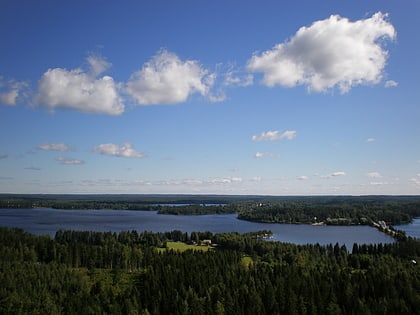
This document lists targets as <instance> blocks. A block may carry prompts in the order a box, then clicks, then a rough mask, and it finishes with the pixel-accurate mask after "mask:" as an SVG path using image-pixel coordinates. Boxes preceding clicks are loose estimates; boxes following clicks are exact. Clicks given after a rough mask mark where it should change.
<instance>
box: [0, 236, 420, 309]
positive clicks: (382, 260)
mask: <svg viewBox="0 0 420 315" xmlns="http://www.w3.org/2000/svg"><path fill="white" fill-rule="evenodd" d="M265 233H268V231H263V232H258V233H248V234H238V233H223V234H212V233H210V232H192V233H191V234H188V233H184V232H182V231H172V232H166V233H152V232H141V233H139V232H136V231H127V232H120V233H118V234H117V233H111V232H107V233H103V232H88V231H84V232H77V231H58V232H57V233H56V235H55V237H54V238H51V237H49V236H35V235H32V234H29V233H27V232H25V231H23V230H20V229H10V228H0V283H1V286H0V314H77V313H79V314H418V310H419V309H420V269H419V266H418V264H417V262H418V261H420V241H419V240H417V239H412V238H409V237H404V238H402V239H400V240H399V241H397V242H395V243H390V244H374V245H363V244H354V246H353V247H352V248H351V249H348V248H346V247H345V246H340V245H339V244H335V245H334V244H331V245H327V246H320V245H318V244H314V245H294V244H287V243H280V242H272V241H266V240H261V239H260V238H259V237H258V236H259V235H261V234H265ZM204 240H206V241H205V242H206V244H207V245H201V244H200V242H201V243H202V242H204ZM169 242H183V243H185V244H190V245H189V247H188V248H189V249H187V250H172V249H168V247H169V246H168V244H169ZM210 243H211V245H210ZM193 246H197V248H198V246H209V249H208V250H206V251H203V250H194V249H191V247H193Z"/></svg>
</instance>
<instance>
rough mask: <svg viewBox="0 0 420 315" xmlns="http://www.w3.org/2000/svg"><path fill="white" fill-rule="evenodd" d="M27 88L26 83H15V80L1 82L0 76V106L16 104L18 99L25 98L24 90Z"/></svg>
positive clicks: (0, 77)
mask: <svg viewBox="0 0 420 315" xmlns="http://www.w3.org/2000/svg"><path fill="white" fill-rule="evenodd" d="M27 88H28V84H27V83H26V82H17V81H15V80H9V81H7V82H4V81H3V77H2V76H0V104H3V105H7V106H14V105H16V104H17V103H18V101H19V98H20V97H25V96H26V92H25V90H26V89H27Z"/></svg>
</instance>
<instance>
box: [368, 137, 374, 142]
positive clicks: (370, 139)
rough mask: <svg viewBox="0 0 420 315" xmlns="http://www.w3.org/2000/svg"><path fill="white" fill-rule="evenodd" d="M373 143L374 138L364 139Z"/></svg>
mask: <svg viewBox="0 0 420 315" xmlns="http://www.w3.org/2000/svg"><path fill="white" fill-rule="evenodd" d="M375 141H376V139H375V138H372V137H371V138H367V139H366V142H375Z"/></svg>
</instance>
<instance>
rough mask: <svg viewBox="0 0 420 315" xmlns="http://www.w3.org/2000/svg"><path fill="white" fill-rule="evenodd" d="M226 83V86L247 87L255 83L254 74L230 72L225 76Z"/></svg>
mask: <svg viewBox="0 0 420 315" xmlns="http://www.w3.org/2000/svg"><path fill="white" fill-rule="evenodd" d="M225 76H226V77H225V81H224V82H223V84H224V85H226V86H240V87H246V86H250V85H252V84H253V83H254V76H253V75H252V74H247V75H241V74H238V73H237V71H233V70H231V71H228V72H227V73H226V75H225Z"/></svg>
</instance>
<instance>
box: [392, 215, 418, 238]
mask: <svg viewBox="0 0 420 315" xmlns="http://www.w3.org/2000/svg"><path fill="white" fill-rule="evenodd" d="M395 228H396V229H398V230H401V231H404V232H405V234H406V235H407V236H411V237H415V238H419V239H420V218H414V220H413V222H411V223H409V224H401V225H397V226H395Z"/></svg>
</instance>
